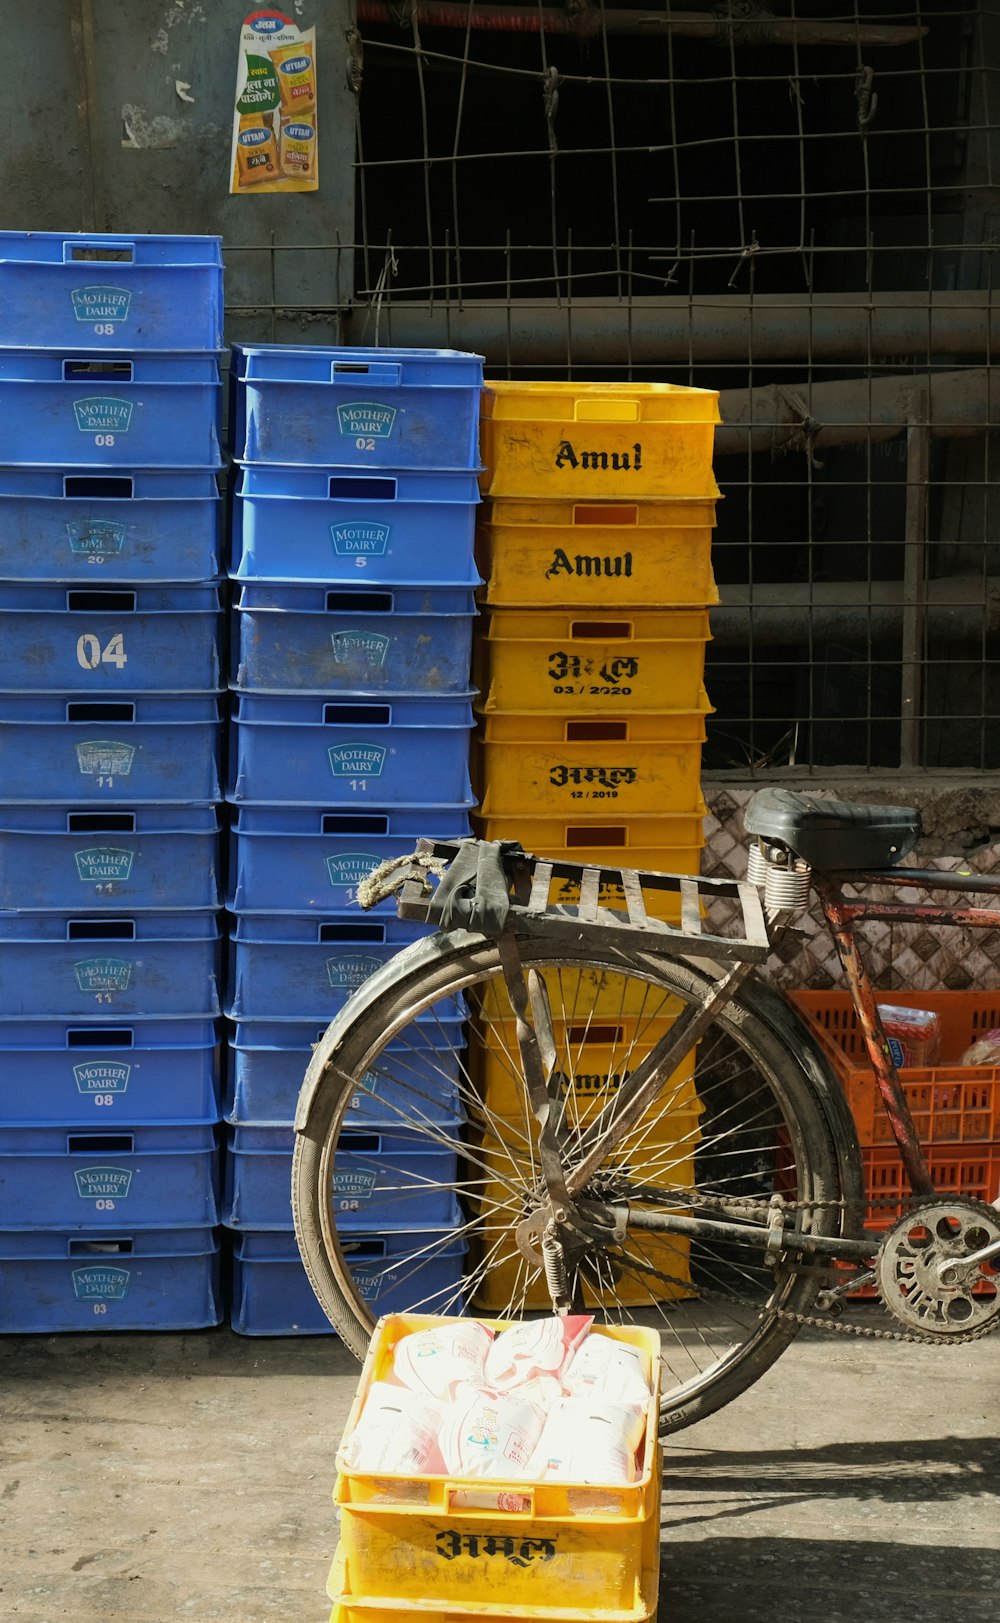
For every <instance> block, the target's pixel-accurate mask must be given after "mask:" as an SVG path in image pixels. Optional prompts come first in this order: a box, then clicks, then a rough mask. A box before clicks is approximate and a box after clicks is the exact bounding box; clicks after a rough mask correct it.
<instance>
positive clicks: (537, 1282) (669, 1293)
mask: <svg viewBox="0 0 1000 1623" xmlns="http://www.w3.org/2000/svg"><path fill="white" fill-rule="evenodd" d="M509 1126H510V1129H511V1137H509V1138H508V1139H507V1140H506V1141H505V1142H504V1143H503V1144H501V1143H500V1142H499V1141H498V1140H497V1139H495V1138H486V1139H484V1140H483V1142H482V1144H481V1145H480V1147H479V1149H478V1155H479V1157H480V1158H481V1160H482V1161H483V1162H484V1163H485V1166H486V1169H487V1171H485V1172H484V1183H483V1196H482V1198H483V1207H484V1216H483V1221H482V1223H481V1225H480V1226H479V1227H478V1228H477V1229H476V1230H475V1232H474V1236H473V1244H474V1245H479V1246H481V1247H482V1251H483V1255H484V1257H489V1259H490V1261H489V1267H488V1269H487V1270H486V1271H485V1272H484V1275H483V1279H482V1283H481V1284H480V1285H479V1287H478V1289H477V1291H476V1293H475V1295H474V1297H473V1300H472V1306H473V1307H475V1308H479V1309H481V1310H482V1311H484V1312H502V1311H503V1310H504V1309H505V1308H506V1307H507V1304H508V1303H509V1302H510V1301H511V1300H512V1299H513V1300H515V1301H519V1300H521V1297H522V1293H524V1304H525V1307H527V1308H530V1309H532V1310H536V1309H540V1310H543V1311H544V1310H548V1311H549V1312H551V1311H552V1305H551V1301H550V1299H549V1295H548V1291H547V1290H546V1286H545V1279H544V1277H543V1276H542V1275H539V1276H538V1278H537V1279H533V1280H532V1281H531V1283H530V1285H527V1289H525V1287H526V1282H527V1280H528V1277H529V1270H530V1265H529V1264H528V1263H527V1262H526V1260H525V1259H524V1258H523V1257H521V1255H520V1253H519V1252H518V1251H517V1249H516V1247H515V1245H514V1240H513V1226H514V1220H513V1214H512V1210H511V1208H512V1205H513V1204H514V1201H513V1200H512V1196H511V1192H510V1180H511V1178H512V1177H516V1175H517V1174H516V1169H517V1168H520V1169H521V1172H522V1174H526V1173H529V1172H530V1171H531V1170H532V1166H533V1167H534V1171H535V1175H536V1176H537V1166H538V1163H537V1157H536V1158H535V1160H534V1162H533V1163H532V1161H531V1158H530V1155H529V1152H528V1148H527V1146H526V1144H525V1143H524V1131H525V1129H524V1124H523V1122H521V1123H515V1122H512V1123H510V1124H509ZM676 1131H677V1138H676V1139H674V1138H667V1139H666V1143H667V1144H668V1145H669V1144H672V1143H676V1144H677V1146H678V1147H677V1151H676V1153H675V1155H674V1157H673V1158H672V1160H671V1162H670V1165H669V1168H661V1170H660V1176H661V1178H662V1179H663V1181H664V1182H666V1181H667V1180H668V1179H669V1181H670V1182H671V1183H672V1184H673V1185H675V1186H676V1187H677V1188H679V1189H688V1188H691V1187H693V1183H694V1151H695V1148H696V1145H697V1138H698V1118H697V1116H695V1115H690V1116H684V1115H678V1116H677V1118H676ZM516 1133H520V1135H521V1137H520V1148H518V1139H517V1137H515V1136H514V1135H515V1134H516ZM650 1144H651V1141H650V1140H647V1141H646V1144H645V1148H646V1149H647V1151H648V1149H649V1147H650ZM688 1145H690V1152H689V1153H686V1152H687V1147H688ZM624 1148H626V1149H627V1146H625V1147H624ZM655 1148H656V1150H657V1153H658V1155H659V1156H662V1148H663V1146H662V1143H661V1144H660V1145H657V1146H655ZM490 1171H495V1172H496V1174H497V1176H496V1177H495V1178H491V1177H490V1176H489V1172H490ZM530 1181H531V1180H530V1178H529V1182H530ZM505 1203H506V1204H505ZM662 1210H664V1211H676V1212H683V1213H685V1214H688V1215H689V1211H688V1208H687V1207H685V1206H684V1205H682V1204H678V1205H676V1206H671V1207H668V1206H664V1207H663V1208H662ZM625 1259H626V1261H631V1263H632V1264H633V1266H622V1265H621V1263H619V1268H618V1272H617V1274H616V1276H615V1281H614V1299H615V1301H616V1302H617V1303H619V1304H620V1305H621V1306H622V1307H652V1306H653V1305H654V1304H655V1303H657V1302H670V1301H675V1300H678V1299H682V1298H684V1297H685V1296H687V1295H688V1294H689V1287H690V1286H691V1242H690V1239H689V1237H688V1236H687V1235H684V1234H654V1233H651V1232H649V1231H647V1232H645V1233H643V1234H639V1233H636V1234H634V1235H633V1237H631V1238H630V1239H629V1240H628V1241H627V1242H626V1248H625ZM640 1260H641V1261H642V1262H643V1263H645V1264H646V1265H647V1266H648V1267H649V1268H655V1269H656V1270H657V1271H658V1272H659V1273H663V1274H667V1275H669V1276H670V1278H669V1279H657V1278H656V1277H655V1275H652V1274H649V1273H647V1272H645V1271H643V1270H642V1269H640V1268H638V1267H637V1266H635V1264H636V1263H638V1261H640ZM478 1261H479V1258H478V1255H477V1254H473V1252H472V1251H471V1250H470V1254H469V1258H468V1267H469V1272H470V1274H471V1273H474V1272H475V1270H476V1267H477V1263H478ZM609 1284H610V1280H606V1282H605V1284H604V1288H603V1294H602V1291H601V1288H600V1287H599V1286H598V1287H593V1286H591V1285H590V1284H588V1282H587V1279H586V1277H584V1278H583V1280H582V1295H583V1301H584V1305H585V1306H586V1307H588V1308H593V1309H597V1310H600V1309H601V1308H602V1307H604V1308H606V1307H607V1291H608V1287H609Z"/></svg>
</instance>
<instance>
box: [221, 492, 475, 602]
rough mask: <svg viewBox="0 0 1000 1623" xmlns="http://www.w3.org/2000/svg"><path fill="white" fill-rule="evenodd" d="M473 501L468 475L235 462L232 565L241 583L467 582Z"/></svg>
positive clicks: (471, 572)
mask: <svg viewBox="0 0 1000 1623" xmlns="http://www.w3.org/2000/svg"><path fill="white" fill-rule="evenodd" d="M478 502H479V484H478V481H477V478H476V475H475V474H474V473H447V472H444V473H436V472H427V471H424V472H421V471H420V470H418V469H409V470H407V469H400V468H396V469H386V470H385V471H384V472H381V473H367V474H366V473H364V472H363V471H362V470H360V469H359V470H357V471H354V470H351V469H346V470H345V469H340V470H338V469H336V468H261V467H257V468H242V469H241V470H240V472H239V479H238V483H237V485H236V490H235V495H234V497H233V525H232V530H233V550H232V571H233V574H234V575H236V576H237V578H238V579H240V580H275V581H289V582H293V583H294V582H295V581H317V582H337V583H340V584H343V585H350V584H351V583H358V582H361V583H363V584H364V585H366V586H367V585H369V584H370V583H371V582H373V581H374V582H388V583H389V584H393V585H414V586H421V585H426V584H428V583H433V584H438V583H441V584H444V583H448V584H454V583H455V582H463V583H464V584H465V585H467V586H470V587H473V586H475V585H476V584H477V583H478V580H479V576H478V574H477V572H476V567H475V563H474V561H473V541H474V537H475V525H476V507H477V503H478Z"/></svg>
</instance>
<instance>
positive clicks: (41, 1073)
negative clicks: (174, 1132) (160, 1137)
mask: <svg viewBox="0 0 1000 1623" xmlns="http://www.w3.org/2000/svg"><path fill="white" fill-rule="evenodd" d="M219 1068H220V1067H219V1037H218V1031H217V1029H216V1026H215V1024H214V1023H213V1022H212V1021H211V1020H133V1021H125V1022H122V1023H118V1022H110V1021H105V1022H100V1023H91V1022H87V1023H86V1024H84V1023H79V1024H75V1025H74V1024H71V1023H68V1022H67V1021H64V1020H49V1021H41V1020H39V1021H29V1020H25V1021H0V1122H5V1123H7V1125H8V1126H13V1125H15V1124H17V1123H20V1124H21V1125H22V1126H23V1125H25V1124H26V1123H28V1122H43V1121H44V1122H58V1123H60V1124H61V1125H63V1126H67V1127H70V1126H74V1127H75V1126H87V1127H100V1128H103V1127H105V1126H107V1125H108V1124H109V1123H112V1124H114V1125H115V1126H117V1124H118V1123H119V1122H126V1123H133V1122H157V1121H160V1122H162V1121H218V1119H219V1093H220V1086H219V1083H220V1078H219Z"/></svg>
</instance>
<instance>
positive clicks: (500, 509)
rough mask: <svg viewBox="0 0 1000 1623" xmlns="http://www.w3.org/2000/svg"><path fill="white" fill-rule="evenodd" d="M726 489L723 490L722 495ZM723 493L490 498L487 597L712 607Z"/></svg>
mask: <svg viewBox="0 0 1000 1623" xmlns="http://www.w3.org/2000/svg"><path fill="white" fill-rule="evenodd" d="M715 495H717V492H713V498H714V496H715ZM714 524H715V501H714V499H709V500H703V501H698V500H689V501H656V500H649V501H638V502H613V501H610V502H574V501H562V500H553V501H505V500H502V499H500V500H495V501H491V502H487V503H486V504H485V505H484V507H483V508H482V511H481V515H480V524H479V526H478V528H477V531H476V559H477V562H478V565H479V572H480V574H481V575H482V576H483V578H484V580H485V581H486V588H485V599H486V602H487V603H489V604H491V605H497V606H507V607H511V608H517V607H522V608H535V609H543V608H552V607H558V606H561V605H566V606H569V607H573V608H577V607H579V608H585V609H590V610H595V609H596V610H598V611H600V612H601V613H603V612H604V611H605V610H606V609H608V608H611V607H617V606H619V605H630V604H637V605H640V606H641V605H643V604H651V603H656V604H661V605H663V606H664V607H667V606H675V605H685V604H688V605H692V606H711V605H712V604H713V603H717V602H718V601H719V593H718V589H717V587H716V585H715V579H714V576H713V574H712V529H713V526H714Z"/></svg>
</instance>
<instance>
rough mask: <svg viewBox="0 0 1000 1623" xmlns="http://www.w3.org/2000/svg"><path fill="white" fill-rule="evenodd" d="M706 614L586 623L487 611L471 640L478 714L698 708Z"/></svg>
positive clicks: (682, 612)
mask: <svg viewBox="0 0 1000 1623" xmlns="http://www.w3.org/2000/svg"><path fill="white" fill-rule="evenodd" d="M710 636H711V633H710V631H709V623H708V610H707V609H672V610H671V609H667V610H663V609H632V610H630V611H629V612H628V613H627V614H626V613H619V614H617V615H612V614H602V615H600V616H596V615H594V614H593V613H591V614H588V615H587V616H586V617H584V616H582V615H580V614H579V613H576V612H574V611H572V610H570V611H567V610H562V609H494V610H493V611H492V613H491V614H490V615H489V616H488V618H487V620H486V622H485V625H482V624H481V625H480V627H479V628H478V635H477V637H476V642H475V653H474V660H473V685H474V686H475V687H477V688H478V689H479V691H480V692H481V693H482V694H484V695H485V698H484V702H483V709H484V711H485V712H486V713H487V714H490V713H492V712H494V711H517V712H519V713H522V714H523V713H524V712H526V711H537V710H547V711H555V710H565V711H566V712H568V713H569V714H571V715H592V714H598V715H600V714H606V713H609V712H610V713H614V712H616V711H642V710H656V711H660V710H662V709H663V707H664V705H665V704H666V705H668V706H669V707H670V709H671V710H684V709H687V708H688V707H691V708H692V709H694V708H697V706H698V705H699V703H700V702H701V694H702V691H703V682H704V676H705V644H706V643H707V642H708V641H709V639H710Z"/></svg>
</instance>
